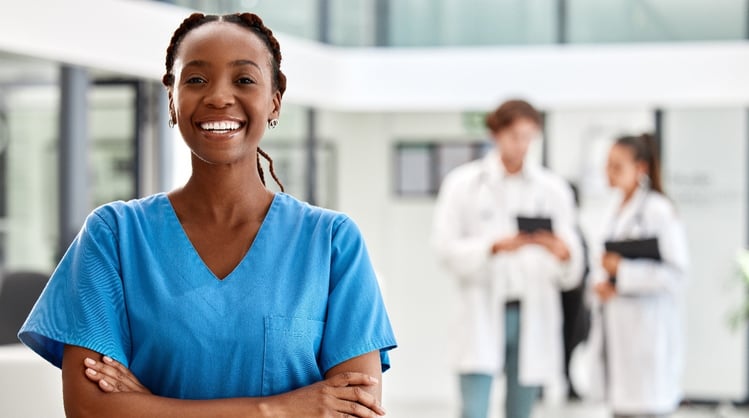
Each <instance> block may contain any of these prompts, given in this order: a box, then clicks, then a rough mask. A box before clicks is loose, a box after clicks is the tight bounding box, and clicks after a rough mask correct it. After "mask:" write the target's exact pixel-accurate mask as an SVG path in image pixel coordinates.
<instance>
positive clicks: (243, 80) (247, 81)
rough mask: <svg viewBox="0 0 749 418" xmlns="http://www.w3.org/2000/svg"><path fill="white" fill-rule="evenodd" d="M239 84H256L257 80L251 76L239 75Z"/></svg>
mask: <svg viewBox="0 0 749 418" xmlns="http://www.w3.org/2000/svg"><path fill="white" fill-rule="evenodd" d="M237 83H238V84H255V80H253V79H251V78H250V77H239V78H238V79H237Z"/></svg>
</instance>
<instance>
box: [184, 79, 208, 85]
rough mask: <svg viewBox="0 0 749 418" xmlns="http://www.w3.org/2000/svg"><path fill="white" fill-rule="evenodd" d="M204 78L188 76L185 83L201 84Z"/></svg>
mask: <svg viewBox="0 0 749 418" xmlns="http://www.w3.org/2000/svg"><path fill="white" fill-rule="evenodd" d="M203 83H205V80H204V79H203V78H201V77H190V78H188V79H187V80H185V84H203Z"/></svg>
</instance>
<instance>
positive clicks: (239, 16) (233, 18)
mask: <svg viewBox="0 0 749 418" xmlns="http://www.w3.org/2000/svg"><path fill="white" fill-rule="evenodd" d="M210 22H229V23H234V24H237V25H239V26H242V27H244V28H247V29H249V30H250V31H251V32H252V33H254V34H255V35H257V37H258V38H260V40H261V41H263V43H264V44H265V46H266V47H267V48H268V51H269V52H270V54H271V57H272V59H271V68H272V82H273V88H274V89H276V90H277V91H278V92H279V93H280V94H281V97H283V94H284V92H285V91H286V75H284V73H283V72H281V45H280V44H279V43H278V40H277V39H276V37H275V36H274V35H273V31H271V30H270V29H269V28H268V27H266V26H265V24H264V23H263V20H262V19H261V18H260V17H259V16H258V15H255V14H253V13H234V14H228V15H223V16H217V15H205V14H203V13H193V14H191V15H190V16H188V17H187V18H186V19H185V20H183V21H182V24H180V25H179V27H178V28H177V30H175V31H174V34H173V35H172V39H171V41H170V42H169V47H167V49H166V73H165V74H164V76H163V77H162V78H161V82H162V83H163V84H164V86H165V87H167V88H169V87H173V86H174V81H175V79H174V72H173V69H174V60H175V57H176V55H177V50H178V49H179V46H180V44H181V43H182V40H183V39H184V38H185V36H186V35H187V34H188V33H190V31H192V30H193V29H195V28H197V27H199V26H202V25H204V24H206V23H210ZM261 156H262V157H263V158H265V160H266V161H268V165H269V170H270V174H271V176H272V177H273V180H275V181H276V184H278V187H280V188H281V191H282V192H283V191H284V187H283V184H282V183H281V181H280V180H279V179H278V176H276V172H275V170H274V168H273V159H272V158H270V156H269V155H268V154H267V153H266V152H265V151H263V150H262V149H260V147H258V149H257V170H258V174H259V175H260V180H261V181H262V182H263V185H265V174H264V173H263V167H262V165H260V157H261Z"/></svg>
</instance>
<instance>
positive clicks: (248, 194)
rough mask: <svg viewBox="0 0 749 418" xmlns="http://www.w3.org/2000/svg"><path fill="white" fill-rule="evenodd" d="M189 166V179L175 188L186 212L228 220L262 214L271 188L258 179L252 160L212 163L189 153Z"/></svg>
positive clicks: (233, 220)
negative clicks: (220, 163)
mask: <svg viewBox="0 0 749 418" xmlns="http://www.w3.org/2000/svg"><path fill="white" fill-rule="evenodd" d="M192 167H193V170H192V175H191V176H190V179H189V180H188V181H187V183H186V184H185V186H184V187H183V188H182V189H180V190H178V191H177V192H176V193H177V194H179V195H180V196H181V198H182V199H181V201H182V202H184V203H185V207H187V208H189V210H190V214H192V215H195V216H200V217H201V218H203V219H207V220H209V221H215V222H230V223H231V222H243V221H246V220H247V219H248V218H252V219H254V218H257V217H260V218H262V217H263V216H264V215H265V212H266V211H267V209H268V206H269V205H270V202H271V200H272V199H273V192H271V191H270V190H268V189H267V188H266V187H265V186H264V185H263V183H262V181H261V180H260V175H259V174H258V171H257V162H256V161H255V160H251V161H242V162H237V163H233V164H228V165H213V164H208V163H206V162H204V161H202V160H200V159H198V158H197V157H195V156H193V161H192ZM269 177H270V176H269Z"/></svg>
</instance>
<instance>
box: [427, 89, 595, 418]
mask: <svg viewBox="0 0 749 418" xmlns="http://www.w3.org/2000/svg"><path fill="white" fill-rule="evenodd" d="M486 124H487V127H488V128H489V130H490V131H491V134H492V137H493V139H494V142H495V145H496V149H495V150H492V151H490V152H489V153H488V154H487V155H486V156H485V157H484V158H482V159H479V160H476V161H472V162H469V163H467V164H464V165H462V166H460V167H457V168H455V169H454V170H453V171H451V172H450V173H449V174H448V175H447V176H446V178H445V180H444V182H443V183H442V186H441V188H440V193H439V197H438V199H437V205H436V208H435V215H434V225H433V232H432V233H433V236H432V240H433V246H434V247H435V250H436V253H437V255H438V257H439V258H440V260H441V261H442V262H443V264H444V265H445V267H446V268H447V269H448V270H449V271H450V273H452V274H453V275H454V276H455V277H456V278H457V279H458V287H459V291H460V295H459V297H460V314H459V317H458V318H456V319H457V320H456V324H454V325H455V331H454V333H453V335H454V336H455V338H454V339H453V341H452V343H453V344H455V347H454V348H455V351H456V354H457V371H458V374H459V378H460V391H461V397H462V409H461V411H462V412H461V416H462V417H463V418H485V417H486V416H487V413H488V410H489V398H490V394H491V384H492V380H493V378H494V377H495V376H496V375H497V374H498V373H501V372H502V371H505V373H506V376H507V394H506V402H505V416H506V417H507V418H528V417H529V416H530V414H531V411H532V408H533V404H534V403H535V401H536V399H537V398H538V394H539V392H540V388H541V387H552V386H556V388H557V389H558V388H559V385H560V384H561V385H563V384H564V383H562V382H563V379H564V352H563V336H562V308H561V298H560V293H559V292H560V290H564V289H569V288H573V287H575V286H576V285H577V284H578V283H579V282H580V280H581V276H582V269H583V253H582V245H581V241H580V237H579V235H578V234H577V233H576V230H575V223H576V217H575V208H574V200H573V194H572V190H571V188H570V186H569V184H568V183H567V182H566V181H565V180H563V179H562V178H560V177H558V176H556V175H554V174H553V173H551V172H550V171H548V170H546V169H544V168H542V167H540V166H537V165H534V164H532V163H530V162H527V161H525V160H526V155H527V153H528V149H529V146H530V144H531V142H532V141H533V140H534V139H535V138H538V137H540V134H541V116H540V114H539V113H538V112H537V111H536V109H534V108H533V107H532V106H531V105H530V104H529V103H527V102H525V101H521V100H511V101H508V102H505V103H503V104H502V105H501V106H500V107H499V108H498V109H496V110H495V111H494V112H492V113H490V114H489V115H488V116H487V120H486ZM518 216H525V217H545V218H550V219H551V223H552V231H553V232H548V231H541V232H534V233H521V232H519V230H518V229H519V228H518V221H517V217H518Z"/></svg>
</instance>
